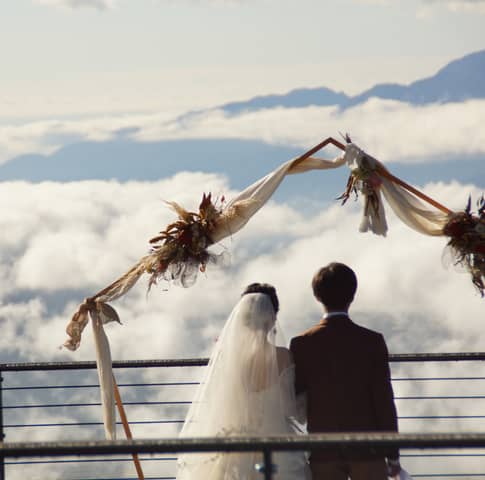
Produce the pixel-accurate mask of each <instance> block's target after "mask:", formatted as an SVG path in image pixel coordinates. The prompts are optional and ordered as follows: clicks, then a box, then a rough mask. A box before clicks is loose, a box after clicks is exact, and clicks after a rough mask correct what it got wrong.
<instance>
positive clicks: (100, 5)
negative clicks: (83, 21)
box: [34, 0, 116, 10]
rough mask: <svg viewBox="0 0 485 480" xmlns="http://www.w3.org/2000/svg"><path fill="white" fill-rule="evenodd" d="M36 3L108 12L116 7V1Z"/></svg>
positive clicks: (41, 0) (47, 0)
mask: <svg viewBox="0 0 485 480" xmlns="http://www.w3.org/2000/svg"><path fill="white" fill-rule="evenodd" d="M34 3H37V4H40V5H46V6H49V7H57V8H71V9H75V8H95V9H96V10H107V9H109V8H112V7H114V6H115V3H116V0H34Z"/></svg>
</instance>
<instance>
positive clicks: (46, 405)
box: [2, 395, 485, 410]
mask: <svg viewBox="0 0 485 480" xmlns="http://www.w3.org/2000/svg"><path fill="white" fill-rule="evenodd" d="M484 398H485V395H468V396H465V395H461V396H454V395H453V396H447V395H442V396H433V397H421V396H412V397H407V396H406V397H394V400H477V399H484ZM191 403H192V402H191V401H190V400H180V401H166V402H123V404H124V405H190V404H191ZM100 406H101V403H99V402H98V403H44V404H42V403H41V404H32V405H4V406H3V407H2V408H3V410H18V409H24V408H65V407H100Z"/></svg>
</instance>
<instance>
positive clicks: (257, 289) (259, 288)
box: [241, 283, 280, 313]
mask: <svg viewBox="0 0 485 480" xmlns="http://www.w3.org/2000/svg"><path fill="white" fill-rule="evenodd" d="M247 293H264V294H266V295H268V297H269V299H270V300H271V303H272V304H273V308H274V312H275V313H278V310H279V309H280V302H279V300H278V295H277V294H276V288H274V287H273V285H270V284H269V283H251V284H250V285H248V286H247V287H246V288H245V289H244V292H243V293H242V295H241V296H243V295H246V294H247Z"/></svg>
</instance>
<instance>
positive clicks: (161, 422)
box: [3, 420, 185, 428]
mask: <svg viewBox="0 0 485 480" xmlns="http://www.w3.org/2000/svg"><path fill="white" fill-rule="evenodd" d="M184 421H185V420H139V421H131V420H130V425H151V424H155V425H165V424H172V423H184ZM97 425H103V423H102V422H72V423H71V422H63V423H28V424H27V423H26V424H22V423H19V424H6V425H4V426H3V428H27V427H32V428H34V427H93V426H97ZM116 425H123V422H116Z"/></svg>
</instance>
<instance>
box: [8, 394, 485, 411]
mask: <svg viewBox="0 0 485 480" xmlns="http://www.w3.org/2000/svg"><path fill="white" fill-rule="evenodd" d="M483 398H485V395H459V396H458V395H457V396H455V395H440V396H432V397H420V396H416V397H407V396H406V397H394V400H476V399H483ZM3 408H7V407H3Z"/></svg>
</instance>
